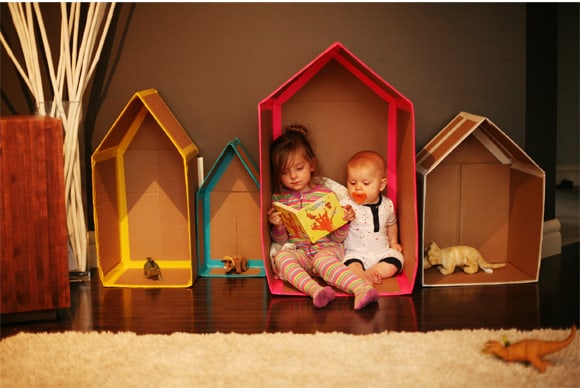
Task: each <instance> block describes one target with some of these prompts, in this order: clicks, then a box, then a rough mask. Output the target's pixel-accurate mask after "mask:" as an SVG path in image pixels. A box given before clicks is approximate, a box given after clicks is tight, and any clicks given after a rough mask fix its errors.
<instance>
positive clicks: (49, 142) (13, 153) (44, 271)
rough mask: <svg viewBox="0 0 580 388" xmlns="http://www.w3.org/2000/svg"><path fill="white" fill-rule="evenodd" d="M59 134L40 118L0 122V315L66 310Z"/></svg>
mask: <svg viewBox="0 0 580 388" xmlns="http://www.w3.org/2000/svg"><path fill="white" fill-rule="evenodd" d="M64 192H65V190H64V168H63V130H62V123H61V121H60V120H57V119H53V118H49V117H43V116H11V117H1V118H0V287H1V313H2V314H3V321H5V319H4V318H6V316H5V315H4V314H7V315H9V314H15V313H24V312H47V311H56V309H60V308H67V307H69V306H70V288H69V272H68V259H67V231H66V210H65V194H64Z"/></svg>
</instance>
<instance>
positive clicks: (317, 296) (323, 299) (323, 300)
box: [312, 286, 336, 308]
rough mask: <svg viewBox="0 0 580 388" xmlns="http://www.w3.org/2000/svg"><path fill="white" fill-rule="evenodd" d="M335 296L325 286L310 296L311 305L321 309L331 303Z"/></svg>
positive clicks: (332, 291) (330, 289)
mask: <svg viewBox="0 0 580 388" xmlns="http://www.w3.org/2000/svg"><path fill="white" fill-rule="evenodd" d="M335 296H336V295H335V293H334V290H333V289H332V288H331V287H330V286H326V287H324V288H321V289H320V290H318V291H316V292H315V293H314V295H312V303H314V306H316V307H318V308H322V307H325V306H326V305H327V304H329V303H330V302H332V301H333V300H334V298H335Z"/></svg>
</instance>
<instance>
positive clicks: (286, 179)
mask: <svg viewBox="0 0 580 388" xmlns="http://www.w3.org/2000/svg"><path fill="white" fill-rule="evenodd" d="M307 132H308V130H307V129H306V128H305V127H303V126H299V125H293V126H289V127H287V128H285V130H284V133H283V134H282V135H281V136H280V137H278V138H277V139H276V140H275V141H274V142H273V143H272V145H271V148H270V155H271V166H272V184H273V192H274V194H273V195H272V201H278V202H282V203H284V204H286V205H288V206H292V207H294V208H296V209H301V208H302V207H303V206H305V205H307V204H310V203H312V202H315V201H316V200H317V199H319V198H321V197H322V196H324V195H325V194H327V193H329V192H330V191H331V190H330V189H329V188H327V187H325V186H323V185H322V184H320V183H319V182H318V180H317V179H316V178H314V176H313V175H314V171H315V169H316V156H315V155H314V151H313V150H312V146H311V145H310V142H309V141H308V139H307ZM344 210H345V220H347V221H351V220H353V219H354V217H355V214H354V211H353V209H352V208H351V207H350V206H345V208H344ZM268 221H269V222H270V223H271V224H272V230H271V235H272V239H273V240H274V241H275V242H277V243H279V244H285V243H292V244H293V247H294V248H283V249H281V250H280V251H279V252H278V253H277V254H276V255H275V257H274V265H275V266H276V269H277V272H278V275H279V276H280V278H281V279H283V280H286V281H287V282H289V283H290V284H292V285H293V286H294V287H295V288H296V289H298V290H300V291H302V292H304V293H306V294H308V295H310V296H311V297H312V301H313V304H314V306H316V307H318V308H322V307H325V306H326V305H327V304H328V303H330V302H332V301H333V300H334V299H335V292H334V290H333V289H332V287H330V286H321V285H320V284H319V283H318V282H317V281H315V280H314V279H313V278H312V276H313V275H315V274H317V275H319V276H320V277H321V278H322V279H324V280H325V281H326V283H327V284H330V285H332V286H335V287H337V288H339V289H341V290H343V291H345V292H348V293H350V294H354V309H355V310H360V309H362V308H364V307H365V306H367V305H368V304H369V303H372V302H375V301H377V300H378V292H377V291H376V290H375V289H374V288H373V287H372V286H371V285H369V284H368V283H366V282H365V281H363V280H362V279H361V278H360V277H359V276H357V275H355V274H354V273H353V272H352V271H351V270H350V269H349V268H347V267H346V266H345V265H344V264H343V263H342V259H343V256H344V250H343V246H342V241H343V240H344V239H345V238H346V235H347V233H348V228H349V226H348V224H346V225H344V226H343V227H341V228H340V229H337V230H336V231H334V232H333V233H331V234H330V235H328V236H326V237H323V238H322V239H320V240H318V241H317V242H316V243H311V242H310V240H309V239H308V237H306V236H300V235H294V234H292V235H290V234H289V233H288V231H287V230H286V228H285V226H284V224H283V223H282V219H281V216H280V213H279V212H278V211H276V210H275V209H274V208H271V209H270V210H269V211H268Z"/></svg>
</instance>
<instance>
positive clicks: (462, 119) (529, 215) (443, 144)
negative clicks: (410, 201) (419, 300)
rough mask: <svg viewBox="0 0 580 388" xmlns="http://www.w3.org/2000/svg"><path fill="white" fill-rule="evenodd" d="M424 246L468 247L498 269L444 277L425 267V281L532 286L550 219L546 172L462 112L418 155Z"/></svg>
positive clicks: (486, 123) (489, 125) (485, 122)
mask: <svg viewBox="0 0 580 388" xmlns="http://www.w3.org/2000/svg"><path fill="white" fill-rule="evenodd" d="M417 173H418V178H417V180H418V182H419V185H420V187H421V190H420V192H421V194H420V195H421V196H420V201H421V206H420V207H421V209H422V211H421V214H422V221H423V222H422V233H421V236H422V241H421V245H422V248H423V249H421V251H422V256H421V257H422V259H421V260H422V261H423V259H424V253H425V252H424V248H425V247H426V246H427V245H428V244H430V242H431V241H435V242H436V243H437V244H438V245H439V246H440V247H449V246H456V245H467V246H470V247H473V248H476V249H477V250H479V251H480V252H481V254H482V255H483V257H484V258H485V260H486V261H488V262H490V263H506V264H507V265H506V266H505V267H504V268H501V269H495V270H493V273H486V272H484V271H481V270H480V271H478V272H477V273H475V274H466V273H464V272H463V271H462V270H461V269H459V268H458V269H456V270H455V272H454V273H453V274H450V275H442V274H441V273H440V272H439V271H438V269H437V267H431V268H429V269H423V271H422V282H423V285H425V286H457V285H467V284H501V283H528V282H535V281H537V280H538V274H539V270H540V255H541V243H542V228H543V217H544V186H545V174H544V171H542V169H541V168H540V167H538V165H537V164H536V163H534V161H533V160H532V159H531V158H530V157H529V156H528V155H526V153H525V152H524V151H523V150H522V149H521V148H520V147H518V145H517V144H516V143H514V142H513V141H512V140H511V139H510V138H509V137H508V136H507V135H506V134H505V133H504V132H503V131H501V130H500V129H499V128H498V127H497V126H496V125H495V124H494V123H493V122H492V121H491V120H490V119H488V118H486V117H482V116H477V115H473V114H469V113H466V112H461V113H459V114H458V115H457V116H456V117H455V118H453V119H452V120H451V121H450V122H449V123H448V124H447V125H446V126H445V127H444V128H443V129H442V130H441V131H440V132H439V133H438V134H437V135H436V136H435V137H434V138H433V139H432V140H431V141H430V142H429V143H428V144H427V145H426V146H425V147H424V148H423V149H422V150H421V151H420V152H419V153H418V154H417Z"/></svg>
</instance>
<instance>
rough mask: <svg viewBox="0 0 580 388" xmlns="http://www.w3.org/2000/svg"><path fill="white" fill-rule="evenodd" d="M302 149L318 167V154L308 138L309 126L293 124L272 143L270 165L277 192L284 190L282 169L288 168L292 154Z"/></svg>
mask: <svg viewBox="0 0 580 388" xmlns="http://www.w3.org/2000/svg"><path fill="white" fill-rule="evenodd" d="M300 150H302V151H303V152H304V157H305V158H306V159H307V160H308V161H309V162H310V164H311V165H312V166H313V167H315V168H316V155H314V150H313V149H312V145H311V144H310V141H309V140H308V128H306V127H305V126H303V125H299V124H293V125H289V126H287V127H286V128H284V131H283V133H282V135H280V136H279V137H278V138H277V139H276V140H274V141H273V142H272V144H271V145H270V167H271V171H272V186H273V191H274V192H275V193H279V192H281V191H282V179H281V177H282V171H284V169H285V168H286V166H287V165H288V162H289V158H290V156H291V155H292V154H294V153H295V152H297V151H300Z"/></svg>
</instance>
